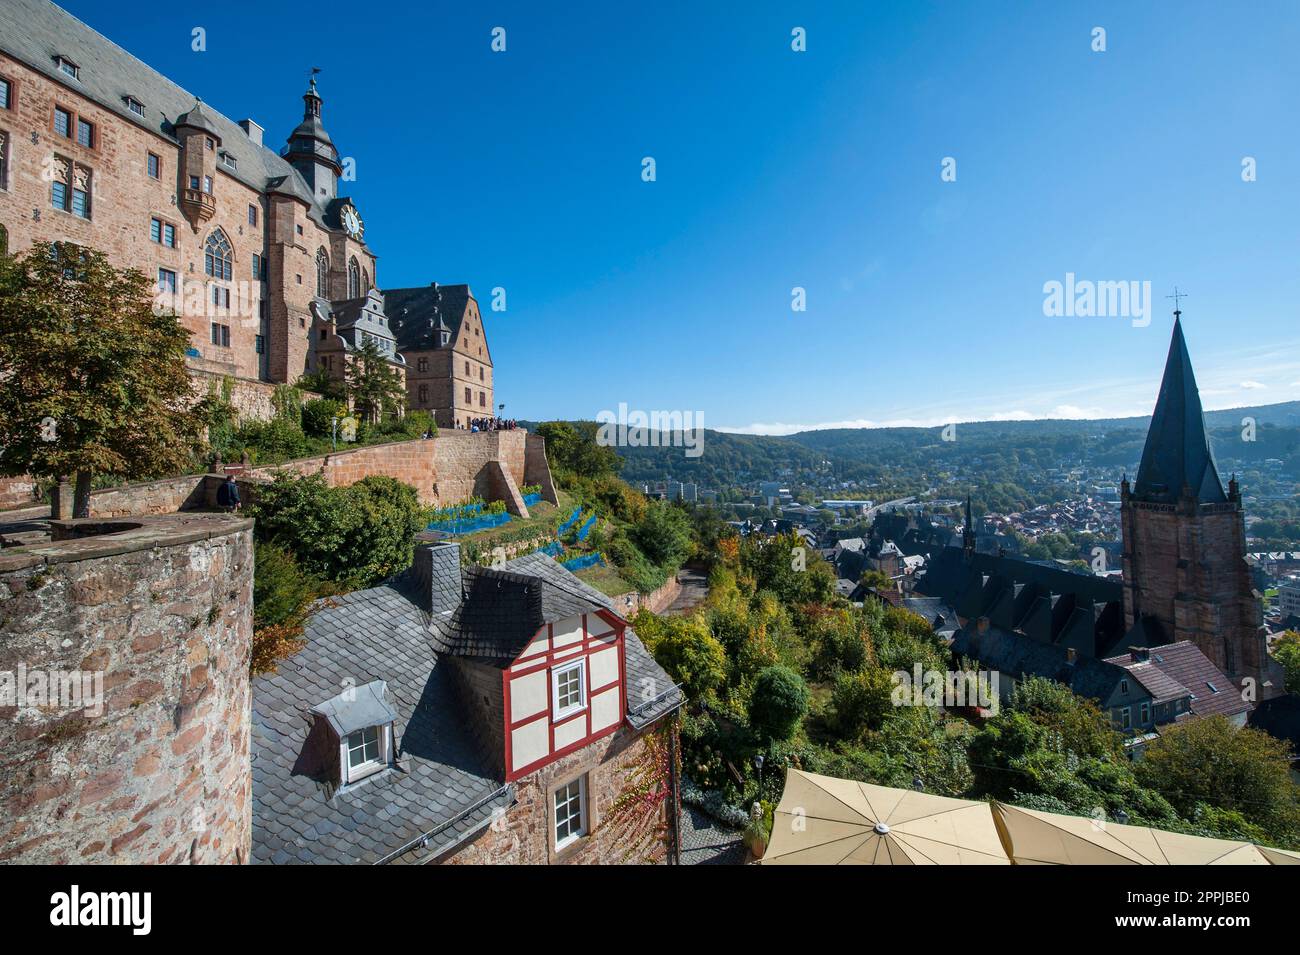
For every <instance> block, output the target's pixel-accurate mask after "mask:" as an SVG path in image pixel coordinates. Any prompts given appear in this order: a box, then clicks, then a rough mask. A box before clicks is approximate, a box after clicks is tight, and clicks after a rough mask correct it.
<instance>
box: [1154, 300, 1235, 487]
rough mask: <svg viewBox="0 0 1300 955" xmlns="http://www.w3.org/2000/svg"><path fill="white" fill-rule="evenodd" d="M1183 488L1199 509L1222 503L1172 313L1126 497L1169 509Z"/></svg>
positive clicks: (1184, 349) (1197, 395)
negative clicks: (1162, 372)
mask: <svg viewBox="0 0 1300 955" xmlns="http://www.w3.org/2000/svg"><path fill="white" fill-rule="evenodd" d="M1184 485H1186V486H1188V487H1190V488H1191V489H1192V494H1193V495H1195V497H1196V500H1197V501H1198V502H1200V503H1202V504H1220V503H1223V502H1225V501H1227V499H1228V498H1227V495H1226V494H1224V493H1223V484H1222V482H1221V481H1220V480H1219V472H1218V469H1217V468H1216V467H1215V466H1214V455H1213V454H1212V453H1211V451H1210V440H1209V437H1208V436H1207V435H1206V433H1205V416H1204V414H1203V413H1202V411H1201V396H1200V393H1199V392H1198V391H1197V389H1196V377H1195V375H1193V373H1192V360H1191V358H1190V357H1189V356H1188V354H1187V342H1186V341H1185V340H1184V339H1183V327H1182V322H1181V321H1180V320H1179V318H1178V317H1177V313H1175V317H1174V334H1173V339H1172V340H1171V341H1170V343H1169V357H1168V359H1166V361H1165V375H1164V378H1163V380H1162V381H1161V382H1160V397H1159V398H1157V399H1156V410H1155V413H1154V414H1153V415H1152V416H1151V429H1150V430H1149V431H1148V432H1147V442H1146V446H1145V447H1144V448H1143V449H1142V463H1141V465H1139V467H1138V474H1137V482H1136V483H1135V484H1134V485H1133V492H1132V493H1133V497H1134V498H1136V499H1138V500H1141V501H1150V502H1154V503H1164V504H1172V503H1174V502H1175V501H1177V500H1178V497H1179V495H1180V494H1181V493H1182V489H1183V486H1184Z"/></svg>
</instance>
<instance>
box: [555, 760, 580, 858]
mask: <svg viewBox="0 0 1300 955" xmlns="http://www.w3.org/2000/svg"><path fill="white" fill-rule="evenodd" d="M575 784H576V785H577V787H578V826H577V828H576V829H572V830H570V831H569V833H568V834H567V835H566V836H565V837H564V838H563V839H561V838H560V803H559V795H560V792H561V791H562V790H564V791H567V790H568V789H569V788H570V787H572V786H573V785H575ZM565 798H566V805H567V804H568V803H570V802H572V797H570V796H567V795H566V797H565ZM570 818H571V817H568V816H566V817H565V822H568V821H569V819H570ZM587 819H588V815H587V777H586V776H579V777H578V778H577V779H571V780H569V781H568V782H567V783H565V784H564V785H563V786H557V787H555V789H553V790H551V835H552V837H553V838H554V839H555V851H556V852H560V851H562V850H563V849H566V848H568V847H569V846H571V845H573V844H574V843H575V842H577V841H578V840H579V839H581V838H583V837H584V836H586V835H587Z"/></svg>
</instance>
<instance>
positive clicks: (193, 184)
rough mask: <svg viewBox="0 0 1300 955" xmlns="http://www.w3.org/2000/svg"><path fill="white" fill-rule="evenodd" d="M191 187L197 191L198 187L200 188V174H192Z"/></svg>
mask: <svg viewBox="0 0 1300 955" xmlns="http://www.w3.org/2000/svg"><path fill="white" fill-rule="evenodd" d="M190 188H191V189H193V190H195V191H198V188H199V177H198V176H190Z"/></svg>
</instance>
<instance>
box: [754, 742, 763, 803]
mask: <svg viewBox="0 0 1300 955" xmlns="http://www.w3.org/2000/svg"><path fill="white" fill-rule="evenodd" d="M754 768H756V769H757V770H758V795H759V798H760V799H761V798H762V796H763V754H762V753H759V754H758V755H757V756H755V757H754Z"/></svg>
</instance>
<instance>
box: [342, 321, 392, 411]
mask: <svg viewBox="0 0 1300 955" xmlns="http://www.w3.org/2000/svg"><path fill="white" fill-rule="evenodd" d="M347 394H348V397H349V398H350V399H351V400H352V407H353V408H355V409H356V411H357V414H358V415H360V416H361V418H362V420H364V421H367V422H369V423H371V424H378V423H379V421H381V420H382V419H383V418H384V417H385V416H386V415H393V414H397V413H398V412H399V411H401V410H402V409H403V408H405V407H406V391H405V389H404V388H403V387H402V382H401V378H400V376H399V375H398V374H397V372H396V371H394V370H393V368H392V366H391V365H390V364H389V363H388V359H387V358H386V357H385V356H384V354H383V352H381V351H380V350H379V344H378V343H377V342H376V341H375V340H374V339H373V338H370V337H369V336H365V337H363V339H362V342H361V347H360V348H358V349H357V350H356V352H355V353H354V354H353V355H352V356H351V361H349V362H348V366H347Z"/></svg>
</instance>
